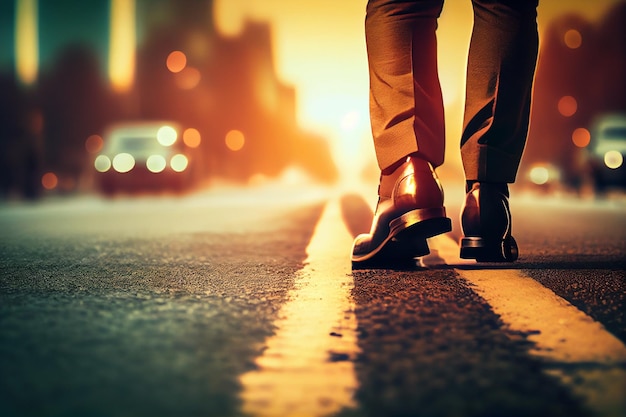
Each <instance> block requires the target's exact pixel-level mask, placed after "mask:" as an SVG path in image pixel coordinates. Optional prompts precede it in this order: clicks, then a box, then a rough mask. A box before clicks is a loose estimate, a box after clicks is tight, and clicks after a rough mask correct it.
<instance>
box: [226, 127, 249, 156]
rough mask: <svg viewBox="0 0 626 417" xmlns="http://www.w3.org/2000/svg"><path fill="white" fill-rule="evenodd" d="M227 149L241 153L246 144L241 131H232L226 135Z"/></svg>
mask: <svg viewBox="0 0 626 417" xmlns="http://www.w3.org/2000/svg"><path fill="white" fill-rule="evenodd" d="M225 143H226V147H227V148H228V149H230V150H231V151H239V150H241V149H242V148H243V146H244V145H245V143H246V138H245V136H244V134H243V133H242V132H241V131H239V130H231V131H229V132H228V133H227V134H226V138H225Z"/></svg>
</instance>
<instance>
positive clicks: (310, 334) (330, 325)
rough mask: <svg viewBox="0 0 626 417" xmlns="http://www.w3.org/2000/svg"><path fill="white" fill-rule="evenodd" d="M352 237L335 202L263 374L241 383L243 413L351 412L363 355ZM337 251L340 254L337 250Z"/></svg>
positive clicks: (271, 343)
mask: <svg viewBox="0 0 626 417" xmlns="http://www.w3.org/2000/svg"><path fill="white" fill-rule="evenodd" d="M351 244H352V237H351V236H350V234H349V233H348V231H347V229H346V228H345V225H344V223H343V220H342V218H341V212H340V209H339V203H338V201H337V199H333V200H331V201H329V202H328V203H327V205H326V207H325V209H324V212H323V214H322V216H321V218H320V220H319V221H318V224H317V226H316V228H315V232H314V234H313V237H312V239H311V241H310V243H309V246H308V247H307V255H308V258H307V260H306V263H305V266H304V268H303V269H302V270H300V271H299V274H298V276H297V277H296V282H295V285H294V289H293V290H291V291H290V293H289V296H288V300H287V302H286V303H285V304H284V305H283V306H282V308H281V310H280V312H279V314H278V321H277V322H276V323H275V325H276V327H277V331H276V333H275V335H274V336H273V337H271V338H270V339H268V340H267V343H266V349H265V351H264V352H263V355H262V356H260V357H259V358H258V359H257V361H256V362H257V365H258V368H259V369H258V370H257V371H252V372H248V373H246V374H244V375H242V376H241V378H240V381H241V384H242V386H243V393H242V400H243V402H244V405H243V411H244V412H246V413H250V414H251V415H254V416H322V415H329V414H332V413H336V412H337V411H339V410H341V409H342V408H345V407H353V406H354V403H353V395H354V392H355V391H356V389H357V387H358V381H357V378H356V376H355V373H354V365H353V361H352V360H353V359H354V357H355V355H356V354H357V353H358V347H357V338H356V316H355V314H354V303H353V301H352V299H351V291H352V287H353V279H352V275H351V269H350V268H351V266H350V262H349V258H348V255H349V254H348V253H347V252H346V251H347V250H348V249H346V251H342V250H340V249H344V248H350V246H351ZM338 249H339V250H338Z"/></svg>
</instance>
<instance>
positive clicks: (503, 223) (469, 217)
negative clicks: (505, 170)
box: [461, 182, 518, 262]
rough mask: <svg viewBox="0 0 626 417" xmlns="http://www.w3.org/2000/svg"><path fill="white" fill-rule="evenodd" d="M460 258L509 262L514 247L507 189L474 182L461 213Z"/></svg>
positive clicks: (492, 184) (504, 185)
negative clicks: (461, 236)
mask: <svg viewBox="0 0 626 417" xmlns="http://www.w3.org/2000/svg"><path fill="white" fill-rule="evenodd" d="M461 227H462V228H463V235H464V237H463V238H462V239H461V258H464V259H476V260H477V261H479V262H513V261H515V260H516V259H517V257H518V249H517V243H516V242H515V239H514V238H513V236H511V210H510V208H509V189H508V186H507V184H504V183H479V182H475V183H474V184H473V185H472V187H471V189H469V190H468V193H467V195H466V196H465V204H464V205H463V209H462V210H461Z"/></svg>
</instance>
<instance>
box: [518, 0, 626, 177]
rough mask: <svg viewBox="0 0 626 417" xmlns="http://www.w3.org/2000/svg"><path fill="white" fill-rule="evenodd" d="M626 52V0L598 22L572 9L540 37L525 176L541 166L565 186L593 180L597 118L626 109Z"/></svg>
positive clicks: (524, 160) (523, 165)
mask: <svg viewBox="0 0 626 417" xmlns="http://www.w3.org/2000/svg"><path fill="white" fill-rule="evenodd" d="M625 52H626V2H621V3H619V4H617V5H616V6H614V7H613V8H612V9H611V10H609V11H608V12H607V14H606V15H605V16H604V17H603V18H602V19H601V20H600V21H598V22H589V21H587V20H586V19H584V18H583V17H581V16H578V15H573V14H568V15H564V16H561V17H560V18H558V19H556V20H554V21H553V22H551V24H550V25H549V27H548V28H547V30H546V32H545V33H544V34H543V37H542V43H541V50H540V54H539V61H538V66H537V72H536V77H535V87H534V96H533V107H532V113H531V124H530V131H529V137H528V144H527V147H526V152H525V154H524V159H523V163H522V166H521V167H520V180H521V181H525V180H528V176H529V174H530V172H531V170H532V169H533V167H537V166H542V165H543V166H546V167H550V169H551V172H553V173H554V175H557V176H558V177H559V180H560V182H562V183H563V184H564V185H565V186H566V187H570V188H574V189H578V188H580V187H581V186H582V185H583V184H584V183H585V182H589V181H592V179H591V178H590V175H591V171H590V169H591V167H590V164H589V152H588V149H589V147H590V146H591V145H592V144H593V141H594V137H593V126H594V123H595V122H596V120H598V119H599V118H601V117H602V116H603V115H606V114H611V113H617V114H626V94H625V92H626V77H625V74H626V53H625Z"/></svg>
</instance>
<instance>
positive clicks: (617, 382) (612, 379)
mask: <svg viewBox="0 0 626 417" xmlns="http://www.w3.org/2000/svg"><path fill="white" fill-rule="evenodd" d="M429 245H430V247H431V251H432V252H433V254H432V255H431V256H429V257H426V258H425V259H424V260H423V261H422V262H423V263H424V264H425V265H427V266H434V265H435V264H437V263H440V262H442V261H443V262H444V263H445V264H447V265H452V266H456V272H457V273H458V275H459V276H460V277H461V278H463V279H464V280H466V281H467V282H469V283H470V285H471V286H472V289H473V290H474V291H476V293H478V294H479V295H480V296H481V297H482V298H484V299H485V301H487V302H488V303H489V305H490V306H491V308H492V309H493V311H494V312H495V313H496V314H498V315H499V316H500V317H501V319H502V321H503V322H504V323H505V324H506V325H507V327H508V328H509V329H511V330H513V331H519V332H524V333H526V334H528V339H529V340H530V341H531V342H533V343H534V348H533V349H531V351H530V353H531V354H534V355H537V356H540V357H541V358H543V359H544V360H545V361H546V363H548V364H550V366H549V369H550V371H549V373H551V374H553V375H556V376H559V377H560V378H561V379H562V381H563V382H564V383H566V384H567V385H569V386H570V388H571V389H572V390H573V391H574V392H576V393H578V394H579V395H581V396H582V397H583V398H584V399H585V400H586V402H587V405H588V406H590V408H592V409H593V410H594V411H596V412H597V413H598V415H602V416H622V415H623V413H624V412H626V400H625V398H624V393H625V392H626V372H625V371H624V366H626V346H624V344H623V343H622V342H621V341H620V340H619V339H617V338H616V337H615V336H614V335H612V334H611V333H609V332H608V331H607V330H606V329H605V328H604V327H603V326H602V325H601V324H600V323H598V322H596V321H594V320H593V319H592V318H591V317H589V316H588V315H586V314H585V313H583V312H582V311H580V310H578V309H577V308H576V307H574V306H573V305H572V304H570V303H569V302H567V301H566V300H564V299H563V298H561V297H559V296H558V295H556V294H555V293H554V292H553V291H551V290H550V289H548V288H546V287H544V286H543V285H541V284H540V283H539V282H537V281H535V280H534V279H532V278H530V277H528V276H526V275H525V274H524V273H523V272H522V271H521V270H517V269H488V268H480V266H478V265H477V266H476V267H475V268H473V267H472V266H470V265H472V264H474V265H476V264H475V262H474V261H467V260H463V259H460V258H459V255H458V254H459V249H458V245H457V243H456V242H454V241H453V240H452V239H450V238H449V237H448V236H445V235H441V236H437V237H436V238H433V239H430V240H429Z"/></svg>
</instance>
